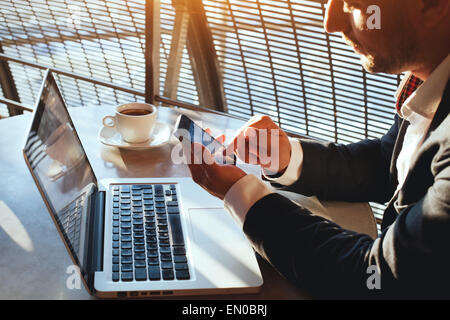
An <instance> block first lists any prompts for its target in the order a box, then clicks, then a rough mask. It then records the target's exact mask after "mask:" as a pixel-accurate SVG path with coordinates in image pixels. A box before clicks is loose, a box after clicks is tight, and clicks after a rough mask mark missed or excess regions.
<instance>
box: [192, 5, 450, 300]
mask: <svg viewBox="0 0 450 320" xmlns="http://www.w3.org/2000/svg"><path fill="white" fill-rule="evenodd" d="M372 5H376V6H378V8H379V9H380V10H379V12H380V13H381V27H380V28H368V26H367V19H368V18H369V14H368V13H367V12H368V10H367V8H368V7H369V6H372ZM324 26H325V29H326V31H327V32H340V33H341V34H342V36H343V38H344V39H345V41H346V42H347V43H348V44H349V45H350V46H352V47H353V48H354V50H355V51H356V52H357V53H358V54H360V56H361V63H362V65H363V67H364V68H365V69H366V70H367V71H369V72H374V73H375V72H384V73H391V74H400V73H403V72H407V75H406V76H405V78H404V81H403V83H402V84H401V85H400V87H399V90H398V93H397V104H396V109H397V110H396V112H397V114H396V116H395V119H394V123H393V125H392V127H391V128H390V130H389V131H388V132H387V133H386V135H384V136H383V137H381V138H380V139H375V140H365V141H361V142H359V143H353V144H348V145H338V144H333V143H319V142H314V141H310V140H301V141H299V140H294V139H290V138H288V137H287V135H286V134H285V133H284V132H283V131H282V130H280V129H279V128H278V126H277V125H276V124H275V123H274V122H273V121H272V120H271V119H270V118H269V117H267V116H262V117H259V118H256V119H252V120H251V121H250V122H249V123H247V125H245V126H244V127H243V128H242V129H241V130H240V131H239V133H238V135H237V136H236V138H235V140H233V141H232V142H231V143H230V145H229V146H228V147H227V151H232V152H234V153H235V154H236V155H237V156H238V157H239V158H241V159H242V160H244V161H247V162H248V161H250V160H251V159H253V160H252V161H255V162H257V163H260V164H261V166H262V168H263V173H264V175H265V176H266V178H267V179H269V180H271V181H272V182H273V183H274V185H275V186H278V187H279V188H281V189H283V190H289V191H294V192H297V193H301V194H304V195H316V196H317V197H318V198H319V199H322V200H342V201H355V202H360V201H373V202H379V203H386V202H388V205H387V208H386V210H385V212H384V216H383V222H382V232H381V234H380V235H379V236H378V238H377V239H375V240H373V239H371V238H370V237H369V236H367V235H364V234H358V233H356V232H352V231H349V230H345V229H343V228H341V227H340V226H338V225H336V224H335V223H333V222H331V221H328V220H326V219H324V218H321V217H318V216H314V215H312V214H311V213H310V212H309V211H308V210H307V209H305V208H303V207H301V206H299V205H297V204H294V203H293V202H291V201H290V200H288V199H287V198H285V197H283V196H281V195H279V194H277V193H274V192H272V191H271V190H270V189H269V188H268V187H267V186H266V185H265V184H264V183H263V182H262V181H260V180H259V179H257V178H256V177H255V176H253V175H246V174H245V173H244V172H243V171H241V170H240V169H239V168H237V167H234V166H230V165H220V164H217V163H215V162H214V161H213V158H212V155H210V154H209V153H208V152H207V150H206V149H205V150H203V151H204V155H203V156H204V159H205V160H208V161H204V162H203V163H201V164H189V168H190V170H191V174H192V177H193V179H194V181H196V182H197V183H198V184H200V185H201V186H202V187H203V188H205V189H206V190H207V191H209V192H210V193H211V194H213V195H215V196H217V197H219V198H221V199H223V200H224V203H225V207H226V208H227V210H228V211H229V212H230V214H232V215H233V217H234V218H235V219H236V220H237V221H238V223H240V224H241V226H242V228H243V230H244V232H245V234H246V235H247V237H248V239H249V241H251V243H252V245H253V246H254V248H255V249H256V250H257V251H258V253H260V254H261V255H262V256H263V257H264V258H265V259H267V260H268V261H269V262H270V263H271V264H272V265H273V266H274V267H275V268H276V269H277V270H278V271H279V272H280V273H281V274H282V275H283V276H285V277H286V278H287V279H289V280H290V281H292V282H293V283H296V284H298V285H300V286H302V288H308V289H309V290H310V292H311V293H312V294H313V295H316V296H318V297H326V298H450V117H449V110H450V85H449V83H448V79H449V74H450V56H449V52H450V1H448V0H395V1H392V0H352V1H346V0H329V1H328V6H327V12H326V17H325V23H324ZM393 107H394V106H393ZM264 132H265V133H266V136H267V137H268V139H267V144H265V145H264V146H260V145H259V142H261V140H258V139H251V137H254V136H255V135H259V134H261V133H264ZM242 139H244V141H245V143H241V144H239V143H234V142H237V141H238V140H240V141H242ZM255 141H256V143H255ZM275 142H276V143H277V144H276V147H277V148H276V150H277V152H268V149H273V148H271V147H272V146H271V144H274V143H275ZM192 150H193V149H192ZM185 156H186V157H187V158H188V159H190V156H192V157H195V156H197V155H192V154H188V151H186V152H185ZM190 160H192V159H190ZM190 162H192V161H190ZM369 268H374V270H376V272H377V274H378V275H379V277H380V286H379V288H371V287H368V286H367V278H368V276H369V275H368V273H367V270H369Z"/></svg>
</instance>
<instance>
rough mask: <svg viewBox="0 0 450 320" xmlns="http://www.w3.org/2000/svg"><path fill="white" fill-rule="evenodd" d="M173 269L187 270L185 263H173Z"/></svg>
mask: <svg viewBox="0 0 450 320" xmlns="http://www.w3.org/2000/svg"><path fill="white" fill-rule="evenodd" d="M175 270H188V265H187V263H175Z"/></svg>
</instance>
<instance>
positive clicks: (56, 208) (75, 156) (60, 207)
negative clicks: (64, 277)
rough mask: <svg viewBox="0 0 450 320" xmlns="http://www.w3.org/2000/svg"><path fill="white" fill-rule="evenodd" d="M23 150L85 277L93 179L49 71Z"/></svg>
mask: <svg viewBox="0 0 450 320" xmlns="http://www.w3.org/2000/svg"><path fill="white" fill-rule="evenodd" d="M24 154H25V157H26V158H27V161H28V163H29V167H30V169H31V170H32V173H33V175H34V177H35V180H36V183H37V184H38V187H39V188H40V191H41V192H42V194H43V196H44V197H45V200H46V202H47V205H48V207H49V209H50V211H51V214H52V215H53V218H54V220H55V221H56V223H57V224H58V228H59V231H60V232H61V233H62V235H63V237H64V239H65V241H66V245H67V247H68V248H69V249H70V250H71V253H72V256H73V258H74V260H75V261H76V263H77V264H78V265H79V267H80V271H81V273H82V274H83V276H86V266H87V254H88V241H87V239H88V234H89V229H88V226H89V222H90V216H89V213H90V210H89V201H88V200H89V195H90V194H92V193H93V192H94V191H95V190H96V187H97V182H96V178H95V175H94V172H93V171H92V168H91V166H90V164H89V162H88V160H87V157H86V154H85V152H84V150H83V147H82V145H81V142H80V140H79V138H78V135H77V134H76V132H75V129H74V126H73V123H72V121H71V119H70V117H69V114H68V112H67V109H66V106H65V103H64V100H63V98H62V96H61V93H60V92H59V90H58V87H57V85H56V82H55V79H54V78H53V76H52V74H51V73H50V72H48V73H47V76H46V78H45V79H44V83H43V86H42V91H41V95H40V97H39V101H38V105H37V109H36V111H35V115H34V118H33V121H32V125H31V129H30V132H29V134H28V137H27V141H26V145H25V148H24Z"/></svg>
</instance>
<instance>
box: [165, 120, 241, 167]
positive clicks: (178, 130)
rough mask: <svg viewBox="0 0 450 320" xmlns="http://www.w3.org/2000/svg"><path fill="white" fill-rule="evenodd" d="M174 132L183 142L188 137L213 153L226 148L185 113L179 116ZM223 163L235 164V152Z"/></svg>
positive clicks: (224, 158) (224, 159) (191, 141)
mask: <svg viewBox="0 0 450 320" xmlns="http://www.w3.org/2000/svg"><path fill="white" fill-rule="evenodd" d="M173 134H174V135H175V137H177V138H178V140H180V141H181V142H183V141H184V139H187V140H189V142H190V143H193V142H197V143H200V144H202V145H204V146H205V147H206V148H207V149H208V150H209V152H211V154H215V153H216V152H222V151H223V150H224V148H225V147H224V145H223V144H222V143H220V142H219V141H217V140H216V139H215V138H214V137H213V136H211V135H210V134H209V133H208V132H206V131H205V130H203V128H202V127H200V126H199V125H197V124H196V123H195V122H194V121H193V120H192V119H190V118H189V117H187V116H185V115H184V114H182V115H180V116H179V117H178V119H177V122H176V124H175V131H174V133H173ZM216 160H217V159H216ZM222 163H223V164H233V165H235V164H236V158H235V156H234V154H233V155H231V156H227V157H223V161H222Z"/></svg>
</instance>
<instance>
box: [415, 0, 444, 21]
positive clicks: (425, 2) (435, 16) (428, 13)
mask: <svg viewBox="0 0 450 320" xmlns="http://www.w3.org/2000/svg"><path fill="white" fill-rule="evenodd" d="M420 1H421V4H422V6H421V14H422V19H423V23H424V24H425V25H424V26H425V27H433V26H435V25H438V24H440V23H441V22H442V19H447V18H448V16H449V13H450V12H449V11H450V1H449V0H420Z"/></svg>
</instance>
